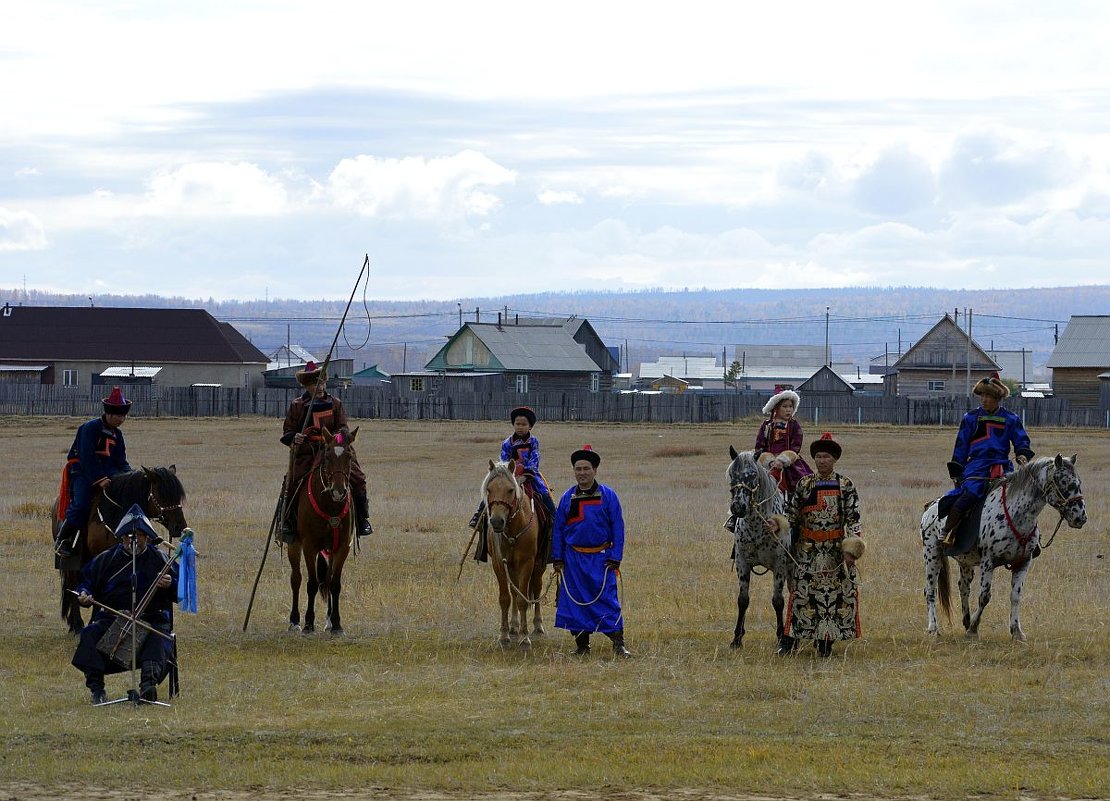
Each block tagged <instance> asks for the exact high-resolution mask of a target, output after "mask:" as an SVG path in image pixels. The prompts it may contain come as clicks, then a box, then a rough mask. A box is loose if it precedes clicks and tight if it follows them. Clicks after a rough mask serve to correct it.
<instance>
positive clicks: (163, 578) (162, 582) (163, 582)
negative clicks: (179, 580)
mask: <svg viewBox="0 0 1110 801" xmlns="http://www.w3.org/2000/svg"><path fill="white" fill-rule="evenodd" d="M172 583H173V576H171V575H170V574H169V573H163V574H162V575H160V576H159V577H158V586H159V587H160V588H162V589H165V588H166V587H168V586H170V584H172Z"/></svg>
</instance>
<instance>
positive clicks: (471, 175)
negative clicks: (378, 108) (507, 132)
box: [327, 150, 516, 221]
mask: <svg viewBox="0 0 1110 801" xmlns="http://www.w3.org/2000/svg"><path fill="white" fill-rule="evenodd" d="M515 181H516V173H515V172H514V171H513V170H509V169H506V168H505V167H502V166H501V165H500V164H497V163H496V162H494V161H492V160H491V159H489V158H488V157H486V156H484V155H483V154H481V153H478V152H477V151H474V150H464V151H462V152H460V153H457V154H455V155H454V156H446V157H437V158H430V159H424V158H420V157H414V156H410V157H406V158H400V159H390V158H384V159H380V158H376V157H374V156H366V155H360V156H355V157H354V158H347V159H343V160H342V161H341V162H339V164H338V165H336V167H335V169H334V170H332V172H331V174H330V175H329V176H328V179H327V192H328V195H329V197H330V198H331V200H332V202H334V203H335V205H336V206H338V207H339V208H343V209H348V210H350V211H354V212H356V213H357V214H360V215H362V216H365V217H380V218H385V219H393V220H425V221H434V220H441V221H453V220H460V219H465V218H467V217H471V216H477V217H482V216H487V215H489V214H490V213H492V212H493V211H494V210H495V209H496V208H497V207H498V206H500V205H501V202H502V201H501V198H500V197H499V196H498V195H496V194H495V193H494V192H493V191H491V190H492V189H494V188H496V187H500V186H505V185H511V184H513V183H514V182H515Z"/></svg>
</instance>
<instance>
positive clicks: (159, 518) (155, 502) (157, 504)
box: [101, 483, 181, 526]
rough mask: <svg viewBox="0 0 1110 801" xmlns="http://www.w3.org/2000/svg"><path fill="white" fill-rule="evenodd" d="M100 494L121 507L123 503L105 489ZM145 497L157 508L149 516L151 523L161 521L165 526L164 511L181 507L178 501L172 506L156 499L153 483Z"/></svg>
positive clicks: (172, 510)
mask: <svg viewBox="0 0 1110 801" xmlns="http://www.w3.org/2000/svg"><path fill="white" fill-rule="evenodd" d="M101 494H102V495H103V496H104V497H105V498H106V499H107V500H108V503H110V504H112V506H114V507H116V508H117V509H122V508H123V505H122V504H121V503H120V502H119V501H117V500H116V499H115V498H113V497H112V496H111V495H109V494H108V490H107V489H104V490H101ZM146 499H147V502H148V503H150V504H153V505H154V508H155V509H157V510H158V516H157V517H151V518H150V520H151V522H152V523H161V524H162V525H163V526H165V525H166V519H165V518H166V512H176V511H178V510H179V509H181V504H179V503H175V504H173V505H172V506H163V505H162V504H161V502H160V501H159V500H158V496H157V495H155V494H154V485H153V483H152V484H151V486H150V492H149V493H148V494H147V496H146Z"/></svg>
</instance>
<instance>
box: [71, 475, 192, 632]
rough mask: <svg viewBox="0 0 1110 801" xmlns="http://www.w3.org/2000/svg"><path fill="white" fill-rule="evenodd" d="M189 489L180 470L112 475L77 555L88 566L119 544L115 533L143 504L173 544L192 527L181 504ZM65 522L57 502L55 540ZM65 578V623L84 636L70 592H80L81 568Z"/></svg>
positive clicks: (95, 505)
mask: <svg viewBox="0 0 1110 801" xmlns="http://www.w3.org/2000/svg"><path fill="white" fill-rule="evenodd" d="M184 500H185V488H184V487H183V486H182V485H181V480H180V479H179V478H178V477H177V468H176V466H174V465H172V464H171V465H170V466H169V467H155V468H153V469H148V468H146V467H143V468H141V469H140V470H132V471H130V472H127V473H117V474H116V475H115V476H112V478H111V480H110V483H109V484H108V486H107V488H106V489H105V490H104V491H103V492H100V493H97V494H96V495H95V496H94V498H93V504H92V509H91V510H90V511H89V518H88V521H87V522H86V524H85V536H84V537H82V538H81V539H80V540H79V542H78V551H77V555H78V557H79V558H80V561H81V567H84V566H85V565H86V564H88V562H90V561H91V560H92V558H93V557H94V556H96V555H97V554H99V553H100V552H102V551H106V550H108V549H109V548H111V547H112V546H113V545H115V542H116V541H115V536H114V532H115V530H116V526H118V525H119V522H120V520H121V519H122V518H123V516H124V515H125V514H127V511H128V510H129V509H130V508H131V507H132V506H133V505H134V504H136V503H137V504H139V506H140V507H141V508H142V510H143V514H145V515H146V516H147V517H149V518H150V519H151V520H152V521H154V522H155V523H161V524H162V525H163V526H164V527H165V528H166V530H167V531H168V532H169V535H170V541H171V542H172V541H173V538H174V537H179V536H181V532H182V531H184V530H185V529H186V528H187V527H188V523H186V522H185V513H184V512H183V511H182V510H181V504H182V502H183V501H184ZM60 526H61V521H60V520H59V519H58V502H57V501H54V506H53V514H51V526H50V534H51V538H53V537H55V536H57V534H58V528H59V527H60ZM58 573H59V574H60V575H61V579H62V610H61V611H62V620H64V621H66V623H67V625H68V626H69V632H70V634H80V633H81V629H82V628H84V625H85V623H84V620H83V619H82V618H81V608H80V607H79V606H78V605H77V596H76V595H74V594H73V593H72V592H70V590H75V589H77V585H78V584H79V583H80V581H81V571H80V569H77V570H73V569H60V570H59V571H58Z"/></svg>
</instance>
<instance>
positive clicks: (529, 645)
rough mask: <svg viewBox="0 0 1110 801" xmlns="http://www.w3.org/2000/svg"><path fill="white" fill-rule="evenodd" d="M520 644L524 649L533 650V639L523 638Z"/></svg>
mask: <svg viewBox="0 0 1110 801" xmlns="http://www.w3.org/2000/svg"><path fill="white" fill-rule="evenodd" d="M518 644H519V645H520V649H521V650H522V651H531V650H532V641H531V640H529V639H528V638H525V639H523V640H521V641H520V642H519V643H518Z"/></svg>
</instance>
